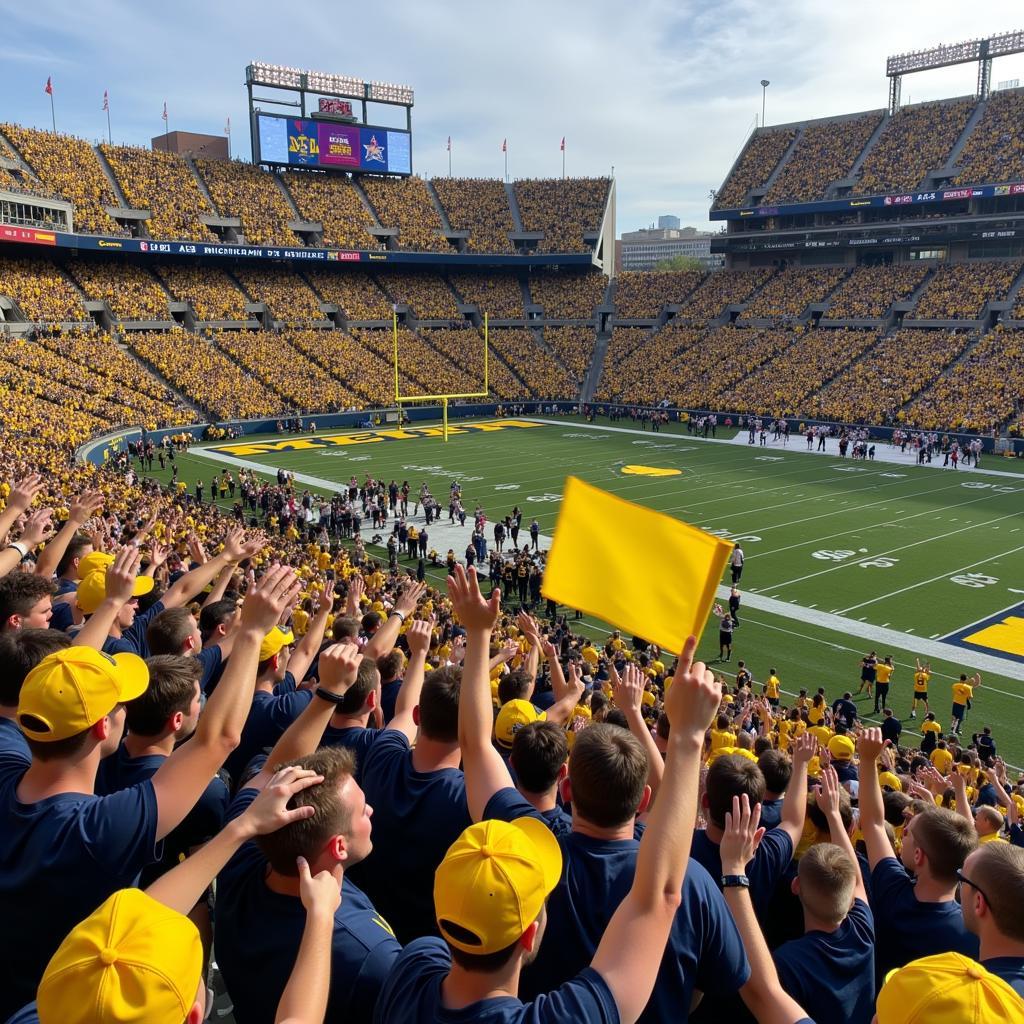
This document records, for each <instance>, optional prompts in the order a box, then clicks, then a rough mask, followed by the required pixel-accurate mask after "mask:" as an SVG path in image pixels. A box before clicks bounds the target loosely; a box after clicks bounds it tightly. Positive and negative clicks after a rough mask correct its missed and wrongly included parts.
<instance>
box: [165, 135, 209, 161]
mask: <svg viewBox="0 0 1024 1024" xmlns="http://www.w3.org/2000/svg"><path fill="white" fill-rule="evenodd" d="M152 146H153V149H162V150H166V151H167V152H168V153H178V154H180V155H181V156H191V157H199V158H200V159H203V160H227V158H228V140H227V138H226V137H225V136H223V135H201V134H199V133H198V132H168V133H167V134H166V135H157V136H156V138H154V139H153V140H152Z"/></svg>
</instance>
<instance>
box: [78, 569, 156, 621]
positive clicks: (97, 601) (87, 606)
mask: <svg viewBox="0 0 1024 1024" xmlns="http://www.w3.org/2000/svg"><path fill="white" fill-rule="evenodd" d="M111 561H113V559H111ZM152 589H153V577H152V576H136V577H135V585H134V586H133V587H132V597H142V595H143V594H148V593H149V592H150V591H151V590H152ZM106 596H107V570H106V569H105V568H104V569H94V570H93V571H92V572H91V573H89V575H88V576H83V577H82V581H81V583H79V584H78V607H79V608H81V610H82V612H83V613H84V614H85V615H92V613H93V612H94V611H96V609H97V608H99V606H100V605H101V604H103V599H104V598H105V597H106Z"/></svg>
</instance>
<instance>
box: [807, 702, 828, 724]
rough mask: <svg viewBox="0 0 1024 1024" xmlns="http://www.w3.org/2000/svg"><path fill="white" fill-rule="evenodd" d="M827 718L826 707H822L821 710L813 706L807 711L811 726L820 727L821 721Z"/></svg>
mask: <svg viewBox="0 0 1024 1024" xmlns="http://www.w3.org/2000/svg"><path fill="white" fill-rule="evenodd" d="M824 717H825V706H824V705H822V706H821V707H820V708H819V707H815V706H814V705H813V704H812V705H811V706H810V707H809V708H808V709H807V720H808V721H809V722H810V723H811V725H818V724H819V723H820V722H821V720H822V719H823V718H824Z"/></svg>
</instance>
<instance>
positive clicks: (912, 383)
mask: <svg viewBox="0 0 1024 1024" xmlns="http://www.w3.org/2000/svg"><path fill="white" fill-rule="evenodd" d="M971 340H972V335H971V334H970V333H969V332H968V331H925V330H914V329H913V328H909V327H907V328H902V329H900V330H898V331H894V332H893V333H891V334H889V335H887V336H886V337H885V338H883V339H882V340H881V341H880V342H879V343H878V344H877V345H875V347H874V348H872V349H870V350H869V351H868V352H866V353H865V355H864V356H863V358H861V359H860V360H858V361H857V362H855V363H854V364H853V365H852V366H850V367H848V368H847V369H846V371H845V372H844V373H843V374H842V375H841V376H839V377H836V378H835V379H834V380H833V381H832V382H831V383H830V384H828V385H826V386H825V387H824V388H823V389H822V390H821V391H819V392H818V393H817V394H814V395H811V396H810V397H809V398H808V399H807V401H806V402H805V413H806V415H808V416H813V417H815V418H816V419H825V420H838V421H839V422H842V423H879V424H886V423H903V422H905V417H904V415H903V414H902V413H901V412H900V410H901V409H902V407H903V406H904V405H906V404H907V403H908V402H909V401H910V400H911V399H912V398H913V397H914V396H915V395H917V394H918V393H919V392H921V391H923V390H924V389H925V388H927V387H928V386H929V385H931V384H932V383H933V382H934V381H936V380H937V379H938V378H939V377H940V376H941V375H942V374H943V373H944V372H945V369H946V367H947V366H949V365H950V364H951V363H952V362H954V361H955V360H956V359H958V358H959V357H960V355H961V353H962V352H963V351H964V349H965V348H967V346H968V345H969V344H970V342H971Z"/></svg>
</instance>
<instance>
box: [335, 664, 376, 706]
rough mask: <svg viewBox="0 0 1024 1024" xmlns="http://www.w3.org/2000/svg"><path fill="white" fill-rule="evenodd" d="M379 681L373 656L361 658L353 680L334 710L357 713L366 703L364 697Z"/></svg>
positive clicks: (374, 688)
mask: <svg viewBox="0 0 1024 1024" xmlns="http://www.w3.org/2000/svg"><path fill="white" fill-rule="evenodd" d="M379 683H380V673H379V672H378V671H377V662H375V661H374V660H373V658H363V660H362V661H361V662H359V668H358V669H357V670H356V680H355V682H354V683H353V684H352V685H351V686H350V687H349V688H348V689H347V690H346V691H345V695H344V696H343V697H342V698H341V703H340V704H338V705H337V707H336V708H335V712H336V713H337V714H341V715H355V714H358V713H359V711H361V710H362V707H363V705H364V704H365V703H366V698H367V697H369V696H370V694H371V693H373V691H374V690H376V689H377V686H378V684H379Z"/></svg>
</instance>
